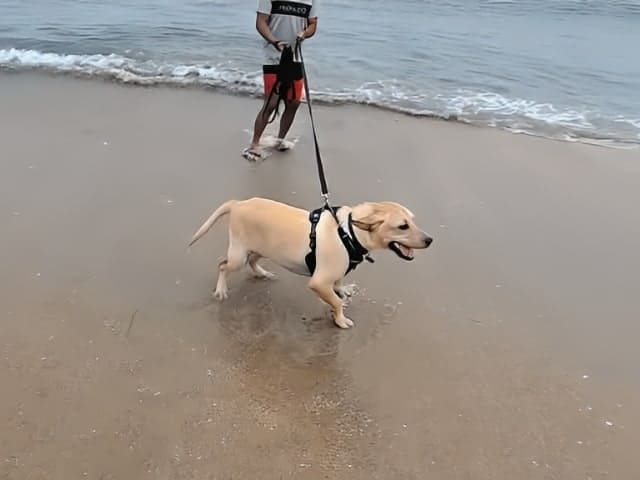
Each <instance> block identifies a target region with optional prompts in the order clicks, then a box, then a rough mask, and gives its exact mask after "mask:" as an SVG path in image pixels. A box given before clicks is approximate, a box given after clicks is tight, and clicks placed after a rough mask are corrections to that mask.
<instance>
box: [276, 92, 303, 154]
mask: <svg viewBox="0 0 640 480" xmlns="http://www.w3.org/2000/svg"><path fill="white" fill-rule="evenodd" d="M299 106H300V101H299V100H287V101H286V102H285V106H284V113H283V114H282V118H281V119H280V131H279V132H278V141H279V142H280V144H281V146H284V145H282V143H283V142H284V141H285V138H286V136H287V133H289V129H290V128H291V125H292V124H293V120H294V119H295V118H296V112H297V111H298V107H299Z"/></svg>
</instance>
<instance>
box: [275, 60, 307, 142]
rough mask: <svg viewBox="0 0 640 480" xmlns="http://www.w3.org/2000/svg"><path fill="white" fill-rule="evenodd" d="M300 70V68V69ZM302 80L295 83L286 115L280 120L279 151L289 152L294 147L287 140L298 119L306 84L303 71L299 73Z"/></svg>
mask: <svg viewBox="0 0 640 480" xmlns="http://www.w3.org/2000/svg"><path fill="white" fill-rule="evenodd" d="M298 68H300V67H298ZM299 75H300V78H298V79H296V80H295V81H294V82H293V89H292V90H293V91H292V92H291V93H290V95H291V96H290V97H289V98H288V99H287V101H286V103H285V109H284V113H283V114H282V118H281V119H280V131H279V132H278V150H281V151H284V150H289V149H290V148H291V147H292V146H293V145H292V144H291V143H290V142H288V141H287V140H286V137H287V133H289V129H290V128H291V125H292V124H293V120H294V119H295V118H296V112H297V111H298V108H299V107H300V100H301V99H302V92H303V88H304V82H303V80H302V78H301V77H302V71H300V72H299Z"/></svg>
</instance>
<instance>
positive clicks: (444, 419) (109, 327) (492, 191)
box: [0, 72, 640, 480]
mask: <svg viewBox="0 0 640 480" xmlns="http://www.w3.org/2000/svg"><path fill="white" fill-rule="evenodd" d="M259 105H260V101H259V100H256V99H249V98H241V97H233V96H226V95H222V94H218V93H214V92H207V91H202V90H190V89H170V88H160V87H155V88H142V87H124V86H119V85H114V84H111V83H107V82H101V81H95V80H92V81H89V80H80V79H72V78H62V77H51V76H48V75H44V74H28V73H22V74H9V73H6V72H5V73H3V74H2V75H0V146H1V150H0V152H1V153H0V218H1V220H2V229H1V232H2V235H1V237H2V245H1V247H0V385H1V388H2V390H1V394H0V426H1V427H2V428H0V479H2V480H5V479H6V480H22V479H24V480H27V479H29V480H36V479H37V480H41V479H42V480H43V479H60V480H69V479H82V478H88V479H100V480H129V479H144V478H152V479H210V480H213V479H217V480H223V479H224V480H227V479H234V480H237V479H285V478H296V479H298V478H304V479H363V480H364V479H367V480H371V479H381V480H396V479H399V480H404V479H426V478H429V479H469V480H484V479H499V480H503V479H504V480H521V479H522V480H524V479H541V480H542V479H559V480H574V479H575V480H589V479H592V480H596V479H598V480H600V479H614V480H626V479H629V480H632V479H637V478H640V459H639V458H638V455H637V446H638V445H639V444H640V370H639V369H638V365H640V353H639V350H638V346H637V343H638V338H639V337H640V324H639V322H638V320H639V319H640V295H639V293H640V290H639V287H638V285H639V284H640V279H639V275H640V274H639V273H638V272H640V255H638V245H640V209H638V205H639V204H640V188H639V187H640V151H638V150H616V149H610V148H602V147H595V146H589V145H584V144H579V143H568V142H558V141H551V140H545V139H542V138H534V137H528V136H522V135H515V134H511V133H508V132H503V131H499V130H497V129H490V128H478V127H470V126H465V125H462V124H457V123H452V122H444V121H436V120H426V119H420V118H412V117H409V116H404V115H401V114H396V113H391V112H387V111H382V110H378V109H374V108H367V107H355V106H343V107H321V106H317V107H316V111H315V112H316V115H317V126H318V128H319V136H320V142H321V145H322V151H323V157H324V160H325V163H326V168H327V175H328V181H329V184H330V187H331V189H332V195H333V197H332V199H333V201H334V203H337V204H352V203H355V202H360V201H364V200H393V201H398V202H401V203H403V204H405V205H407V206H408V207H409V208H410V209H411V210H412V211H414V213H415V214H416V216H417V220H418V223H419V224H420V225H421V226H422V227H423V228H424V229H425V230H427V231H428V232H429V233H430V234H431V235H432V236H433V237H434V238H435V242H434V244H433V246H432V247H431V248H430V249H428V250H427V251H424V252H419V254H418V256H417V258H416V260H415V261H414V262H409V263H407V262H402V261H400V260H399V259H397V258H396V257H395V256H394V255H393V254H392V253H388V252H384V253H379V254H377V255H375V258H376V263H375V264H373V265H370V264H364V265H362V266H361V267H359V268H358V270H357V271H356V272H355V273H354V274H353V275H352V280H353V282H355V283H356V284H357V286H358V288H359V293H358V295H357V296H356V297H355V298H354V299H353V301H352V303H351V305H350V306H349V308H348V315H349V317H350V318H352V319H353V320H354V321H355V324H356V326H355V327H354V328H353V329H351V330H349V331H343V330H339V329H337V328H335V327H334V326H333V324H332V322H331V320H330V319H329V317H328V314H327V311H326V309H325V307H324V306H323V305H322V304H320V303H319V301H318V300H317V299H316V298H315V296H314V295H313V294H311V293H310V292H308V291H307V289H306V287H305V279H304V278H301V277H295V276H293V275H292V274H289V273H287V272H285V271H282V270H281V269H278V268H277V267H273V268H274V271H275V272H276V273H277V274H278V278H277V279H276V280H275V281H272V282H267V281H255V280H250V279H249V278H248V275H245V274H239V275H236V276H235V277H232V279H231V281H230V288H231V292H230V294H231V297H230V299H229V300H228V301H227V302H225V303H223V304H219V303H217V302H216V301H214V300H213V299H212V297H211V289H212V288H213V286H214V282H215V278H216V271H215V267H216V265H217V263H218V260H219V258H220V257H221V256H222V255H223V254H224V250H225V247H226V231H225V228H224V226H223V225H220V226H218V228H216V229H215V230H213V231H212V232H211V233H210V234H209V236H207V237H205V239H204V240H203V241H201V243H198V244H197V245H196V246H194V247H193V248H192V249H191V250H187V248H186V245H187V243H188V241H189V239H190V238H191V235H192V234H193V232H194V231H195V229H196V228H197V227H198V226H199V225H200V224H201V222H202V220H203V219H204V218H206V217H207V216H208V215H209V214H210V212H211V211H212V209H213V208H214V207H216V206H217V205H218V204H220V203H221V202H222V201H224V200H227V199H229V198H246V197H251V196H265V197H270V198H273V199H276V200H280V201H284V202H288V203H291V204H294V205H297V206H301V207H304V208H308V209H310V208H315V207H317V206H320V196H319V186H318V182H317V177H316V172H315V166H314V158H313V149H312V143H311V135H310V129H309V122H308V119H307V114H306V113H307V112H306V110H301V111H300V114H299V115H298V119H297V120H296V123H295V124H294V127H293V132H292V135H293V139H294V140H296V141H297V144H296V148H295V149H294V150H293V151H291V152H288V153H286V154H274V155H272V156H271V157H269V158H268V159H267V160H266V161H264V162H263V163H260V164H249V163H247V162H246V161H245V160H244V159H243V158H242V157H241V156H240V152H241V151H242V148H244V147H245V146H246V145H247V143H248V140H249V130H250V129H251V124H252V121H253V119H254V116H255V113H256V111H257V109H258V108H259Z"/></svg>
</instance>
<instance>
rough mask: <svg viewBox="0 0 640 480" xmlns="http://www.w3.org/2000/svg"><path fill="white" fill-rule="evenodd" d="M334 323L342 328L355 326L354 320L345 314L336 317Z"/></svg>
mask: <svg viewBox="0 0 640 480" xmlns="http://www.w3.org/2000/svg"><path fill="white" fill-rule="evenodd" d="M334 323H335V324H336V325H337V326H338V327H340V328H351V327H353V321H352V320H351V319H349V318H347V317H345V316H344V315H343V316H342V317H341V318H336V319H335V320H334Z"/></svg>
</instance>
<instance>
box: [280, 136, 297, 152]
mask: <svg viewBox="0 0 640 480" xmlns="http://www.w3.org/2000/svg"><path fill="white" fill-rule="evenodd" d="M293 146H294V143H293V142H290V141H289V140H285V139H284V138H279V139H278V143H277V146H276V148H277V150H278V151H279V152H286V151H287V150H291V149H292V148H293Z"/></svg>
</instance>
